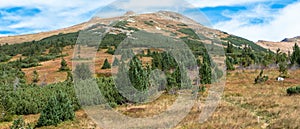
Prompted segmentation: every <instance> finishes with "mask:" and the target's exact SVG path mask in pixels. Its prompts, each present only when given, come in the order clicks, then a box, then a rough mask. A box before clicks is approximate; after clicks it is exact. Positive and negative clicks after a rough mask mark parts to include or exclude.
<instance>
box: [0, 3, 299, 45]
mask: <svg viewBox="0 0 300 129" xmlns="http://www.w3.org/2000/svg"><path fill="white" fill-rule="evenodd" d="M122 1H126V2H125V3H126V4H124V5H122V4H121V5H118V7H123V8H125V9H126V8H127V9H131V8H135V9H136V10H138V11H139V9H141V8H142V10H148V9H145V8H146V7H152V6H151V5H150V4H153V5H155V8H156V7H157V6H159V8H164V7H174V6H176V7H181V6H179V5H180V4H178V2H182V0H181V1H179V0H160V1H158V2H159V4H158V3H155V2H152V3H149V0H147V2H140V1H141V0H129V1H130V2H128V0H122ZM174 1H175V2H174ZM111 2H114V1H113V0H64V1H61V0H48V1H43V0H9V1H8V0H0V20H1V22H0V36H7V35H18V34H29V33H36V32H43V31H49V30H55V29H60V28H64V27H68V26H72V25H75V24H78V23H82V22H84V21H87V20H89V19H90V18H92V17H93V16H95V15H100V16H101V9H102V10H103V9H107V8H103V7H105V6H107V5H109V4H111ZM172 2H174V5H172V4H170V3H172ZM176 2H177V3H176ZM187 2H189V3H190V4H191V6H189V8H192V9H191V10H192V11H193V12H192V13H191V14H187V15H188V16H191V18H195V20H197V19H201V18H199V17H196V14H197V12H198V14H199V13H200V12H202V13H203V14H204V15H205V16H206V17H207V19H208V21H209V23H210V26H211V27H213V28H215V29H219V30H222V31H226V32H228V33H231V34H234V35H238V36H242V37H245V38H248V39H250V40H252V41H257V40H271V41H280V40H282V39H283V38H285V37H295V36H299V35H300V25H299V24H300V22H299V20H300V17H299V12H300V1H297V0H238V1H237V0H187ZM115 3H117V2H115ZM133 3H134V5H131V4H133ZM145 3H146V4H145ZM164 5H168V6H164ZM153 7H154V6H153ZM153 7H152V8H153ZM99 11H100V13H99ZM102 14H106V15H109V16H112V15H113V14H111V13H102ZM194 14H195V15H194ZM199 22H201V21H199ZM206 22H207V21H206ZM204 24H205V23H204Z"/></svg>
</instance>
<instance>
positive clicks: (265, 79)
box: [254, 70, 269, 84]
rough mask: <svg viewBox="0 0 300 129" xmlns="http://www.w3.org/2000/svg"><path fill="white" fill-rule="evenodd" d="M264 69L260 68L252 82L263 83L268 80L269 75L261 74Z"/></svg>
mask: <svg viewBox="0 0 300 129" xmlns="http://www.w3.org/2000/svg"><path fill="white" fill-rule="evenodd" d="M263 73H264V70H261V71H260V73H259V75H258V76H257V77H256V78H255V80H254V83H255V84H258V83H263V82H266V81H268V79H269V77H268V76H265V75H264V76H263Z"/></svg>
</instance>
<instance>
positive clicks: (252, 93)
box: [0, 69, 300, 129]
mask: <svg viewBox="0 0 300 129" xmlns="http://www.w3.org/2000/svg"><path fill="white" fill-rule="evenodd" d="M259 72H260V70H245V71H242V70H236V71H232V72H228V73H227V80H226V82H227V83H226V87H225V89H224V93H223V95H222V100H221V101H220V102H219V106H218V107H217V108H216V110H215V112H214V113H213V114H212V116H211V117H209V119H208V120H207V121H206V122H204V123H198V117H199V114H200V113H201V109H200V110H199V108H198V107H197V106H199V103H196V104H195V106H194V107H193V109H192V110H191V112H190V113H189V115H188V116H186V117H185V118H184V120H183V121H182V122H181V123H179V124H178V125H177V126H176V127H175V128H178V129H198V128H212V129H214V128H224V129H235V128H249V129H253V128H257V129H260V128H300V124H299V123H300V119H299V117H298V116H299V113H300V110H299V108H300V103H299V101H298V100H299V99H300V96H298V95H293V96H289V95H287V94H286V88H287V87H290V86H296V85H299V83H300V70H296V71H289V73H290V77H289V78H287V79H286V80H285V81H284V82H277V81H276V77H277V76H278V75H279V72H278V71H277V70H276V69H271V70H265V74H266V75H268V76H269V80H268V81H267V82H265V83H263V84H253V82H254V78H255V77H256V76H257V75H258V74H259ZM208 91H209V90H208ZM208 91H206V92H205V93H204V94H202V95H201V96H200V97H199V99H200V100H201V101H200V103H203V102H204V101H205V96H206V95H207V92H208ZM175 99H176V96H175V95H167V94H163V95H162V96H161V97H160V98H158V99H157V100H155V101H154V102H150V103H147V104H140V105H123V106H119V107H117V108H115V110H117V111H118V112H121V113H123V114H125V115H128V116H132V117H147V116H152V115H155V114H158V113H160V112H163V111H164V110H165V109H166V108H168V107H169V106H170V105H172V103H173V101H174V100H175ZM38 117H39V115H28V116H24V119H25V121H26V122H29V123H31V124H34V123H36V122H37V120H38ZM11 124H12V122H9V123H1V124H0V128H8V127H9V125H11ZM43 128H45V129H48V128H49V129H51V128H69V129H71V128H72V129H76V128H78V129H81V128H99V127H97V126H96V124H94V123H93V121H92V120H91V119H89V117H88V116H87V115H86V114H85V112H84V111H83V110H80V111H77V112H76V120H74V121H67V122H64V123H61V124H59V125H58V126H57V127H54V126H51V127H43Z"/></svg>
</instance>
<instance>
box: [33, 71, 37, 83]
mask: <svg viewBox="0 0 300 129" xmlns="http://www.w3.org/2000/svg"><path fill="white" fill-rule="evenodd" d="M38 81H39V74H38V72H37V71H36V70H34V71H33V78H32V83H38Z"/></svg>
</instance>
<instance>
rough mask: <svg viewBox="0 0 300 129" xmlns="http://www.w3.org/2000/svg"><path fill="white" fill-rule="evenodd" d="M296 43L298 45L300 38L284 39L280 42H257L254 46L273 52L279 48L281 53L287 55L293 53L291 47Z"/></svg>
mask: <svg viewBox="0 0 300 129" xmlns="http://www.w3.org/2000/svg"><path fill="white" fill-rule="evenodd" d="M295 43H297V44H298V45H300V36H297V37H294V38H285V39H283V40H282V41H280V42H272V41H262V40H260V41H258V42H257V43H256V44H257V45H260V46H262V47H263V48H266V49H270V50H271V51H273V52H276V50H277V49H278V48H279V49H280V50H281V51H282V52H284V53H288V52H293V46H294V45H295Z"/></svg>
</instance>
